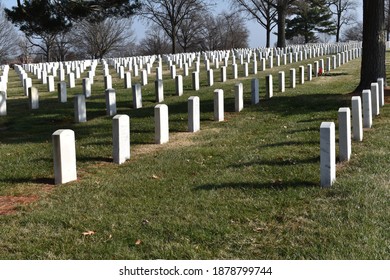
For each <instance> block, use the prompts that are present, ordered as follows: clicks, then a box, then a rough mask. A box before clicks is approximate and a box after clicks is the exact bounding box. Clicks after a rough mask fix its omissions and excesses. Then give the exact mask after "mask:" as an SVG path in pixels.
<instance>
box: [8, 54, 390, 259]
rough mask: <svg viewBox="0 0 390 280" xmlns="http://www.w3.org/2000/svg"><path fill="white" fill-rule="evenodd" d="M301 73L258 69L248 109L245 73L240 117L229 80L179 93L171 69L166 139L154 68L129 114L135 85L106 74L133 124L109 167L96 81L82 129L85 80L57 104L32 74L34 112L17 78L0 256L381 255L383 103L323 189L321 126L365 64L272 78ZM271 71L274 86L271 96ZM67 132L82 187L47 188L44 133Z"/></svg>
mask: <svg viewBox="0 0 390 280" xmlns="http://www.w3.org/2000/svg"><path fill="white" fill-rule="evenodd" d="M313 61H314V60H313ZM305 63H306V62H305ZM300 65H302V62H301V63H294V64H292V65H288V66H281V67H275V68H274V69H268V70H266V71H264V72H259V73H258V74H257V77H259V78H260V94H261V99H260V103H259V104H258V105H250V103H251V95H250V80H251V78H253V75H251V76H250V77H248V78H240V79H239V80H240V81H241V82H242V83H243V84H244V97H245V108H244V110H243V111H242V112H240V113H235V112H234V85H235V83H237V82H238V81H237V80H232V79H228V81H227V82H226V83H220V82H216V83H215V85H214V86H213V87H208V86H207V80H206V75H205V74H206V72H205V71H204V70H203V71H201V73H202V74H201V79H200V80H201V88H200V90H199V91H194V90H192V89H191V78H190V77H186V78H184V88H185V91H184V95H183V96H181V97H179V96H175V94H174V93H175V85H174V80H171V79H170V78H169V73H168V71H166V72H165V73H164V92H165V101H164V102H163V103H164V104H167V105H168V107H169V118H170V119H169V125H170V133H171V134H170V142H169V143H167V144H164V145H156V144H154V120H153V114H154V113H153V107H154V105H155V104H156V103H155V102H154V99H155V95H154V74H152V75H151V76H149V77H150V78H149V84H148V85H147V86H145V87H143V88H142V94H143V108H141V109H137V110H135V109H132V108H131V100H132V97H131V89H124V88H123V81H121V80H119V79H118V78H117V74H116V73H114V69H112V68H111V72H112V73H111V75H112V76H113V78H114V79H113V87H114V88H115V89H116V92H117V107H118V113H120V114H128V115H129V116H130V127H131V128H130V135H131V136H130V138H131V159H130V160H128V161H127V162H126V163H125V164H123V165H116V164H114V163H112V127H111V126H112V117H108V116H106V112H105V99H104V88H103V87H104V86H103V76H102V75H101V74H100V75H99V76H98V77H97V78H96V79H95V82H94V84H93V85H92V97H91V98H89V99H88V100H87V119H88V121H87V122H86V123H79V124H75V123H74V117H73V100H72V97H73V96H74V95H75V94H78V93H81V80H78V81H77V87H76V88H74V89H69V88H68V102H67V103H63V104H61V103H59V102H58V100H57V94H56V93H48V92H47V90H46V86H45V85H39V84H40V82H38V80H33V85H34V86H36V87H38V90H39V93H40V105H39V106H40V108H39V109H37V110H33V111H30V110H29V109H28V104H27V98H26V97H25V96H24V94H23V89H22V87H21V86H20V81H19V80H18V78H17V76H16V74H15V72H14V71H13V70H11V71H10V81H9V84H8V88H9V90H8V96H9V100H8V104H7V111H8V115H7V116H6V117H0V136H1V138H0V211H1V214H2V215H1V216H0V224H1V227H0V258H1V259H388V258H389V256H390V219H389V213H390V202H389V201H390V183H389V182H390V173H389V166H390V153H389V151H390V141H389V139H390V107H389V105H385V106H384V107H382V108H381V114H380V115H379V116H378V117H375V118H374V121H373V128H372V129H368V130H365V131H364V139H363V142H353V144H352V158H351V160H350V161H349V162H348V163H343V164H338V166H337V181H336V183H335V184H334V186H332V187H331V188H320V170H319V166H320V157H319V155H320V146H319V143H320V134H319V128H320V124H321V122H323V121H334V122H335V123H336V127H337V111H338V109H339V108H340V107H350V102H351V96H352V95H351V94H350V93H351V92H352V91H353V90H354V89H355V88H356V86H357V84H358V82H359V74H360V73H359V68H360V60H355V61H350V62H349V63H347V64H345V65H343V66H342V67H340V68H338V69H337V70H332V71H331V73H330V75H326V76H322V77H318V78H314V80H313V81H310V82H308V81H306V82H305V84H303V85H300V84H297V87H296V88H295V89H291V88H289V86H286V92H285V93H280V92H278V91H277V82H278V79H277V73H278V71H280V70H285V71H286V74H287V73H288V70H289V68H292V67H295V68H298V66H300ZM101 70H102V69H101V65H99V66H98V69H97V73H101ZM240 70H241V69H240ZM178 72H179V71H178ZM269 73H272V74H273V76H274V79H273V80H274V91H275V92H274V97H273V98H271V99H265V75H266V74H269ZM178 74H179V73H178ZM84 75H86V73H84ZM229 75H231V73H230V72H228V78H229ZM215 76H218V75H215ZM288 76H289V75H288V74H287V75H286V85H289V82H288V80H289V78H288ZM151 77H153V79H152V78H151ZM240 77H242V73H241V72H240ZM137 79H138V78H136V77H133V83H135V82H136V81H137ZM217 80H218V78H216V81H217ZM216 88H222V89H223V90H224V94H225V111H226V112H225V121H224V122H214V121H213V91H214V89H216ZM195 95H196V96H199V97H200V100H201V105H200V106H201V130H200V131H199V132H197V133H193V134H190V133H188V132H186V131H187V99H188V97H190V96H195ZM62 128H70V129H72V130H74V131H75V136H76V154H77V172H78V180H77V181H75V182H71V183H68V184H64V185H56V186H55V185H54V175H53V159H52V143H51V135H52V133H53V132H54V131H56V130H57V129H62ZM336 135H337V134H336ZM12 202H13V203H12Z"/></svg>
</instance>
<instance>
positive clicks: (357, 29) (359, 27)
mask: <svg viewBox="0 0 390 280" xmlns="http://www.w3.org/2000/svg"><path fill="white" fill-rule="evenodd" d="M341 40H342V41H344V42H348V41H358V42H361V41H362V40H363V24H362V23H361V22H359V23H357V24H355V25H353V26H350V27H349V28H347V29H346V30H345V32H344V33H343V36H342V39H341Z"/></svg>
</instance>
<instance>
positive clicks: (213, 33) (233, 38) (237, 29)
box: [202, 12, 249, 50]
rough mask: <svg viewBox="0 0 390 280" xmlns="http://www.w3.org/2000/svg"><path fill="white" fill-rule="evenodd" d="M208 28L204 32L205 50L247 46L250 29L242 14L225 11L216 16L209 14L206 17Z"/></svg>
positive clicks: (203, 44) (203, 42)
mask: <svg viewBox="0 0 390 280" xmlns="http://www.w3.org/2000/svg"><path fill="white" fill-rule="evenodd" d="M204 20H205V23H206V28H205V30H204V34H203V41H202V49H203V50H226V49H234V48H247V47H248V38H249V31H248V28H247V27H246V25H245V20H244V18H243V17H242V16H239V15H237V14H236V13H234V12H232V13H227V12H223V13H222V14H219V15H217V16H216V17H214V16H213V15H212V14H209V15H208V16H206V17H205V18H204Z"/></svg>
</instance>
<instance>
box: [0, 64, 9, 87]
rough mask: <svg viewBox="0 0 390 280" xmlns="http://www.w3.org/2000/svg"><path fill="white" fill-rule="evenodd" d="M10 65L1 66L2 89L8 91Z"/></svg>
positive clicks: (0, 84) (0, 82)
mask: <svg viewBox="0 0 390 280" xmlns="http://www.w3.org/2000/svg"><path fill="white" fill-rule="evenodd" d="M8 74H9V65H2V66H1V75H0V91H4V92H7V84H8Z"/></svg>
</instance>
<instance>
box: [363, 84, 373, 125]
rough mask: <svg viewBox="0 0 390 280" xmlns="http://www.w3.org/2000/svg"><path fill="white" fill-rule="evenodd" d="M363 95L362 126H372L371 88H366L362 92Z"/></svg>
mask: <svg viewBox="0 0 390 280" xmlns="http://www.w3.org/2000/svg"><path fill="white" fill-rule="evenodd" d="M362 97H363V127H364V128H371V127H372V104H371V90H369V89H366V90H363V92H362Z"/></svg>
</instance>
